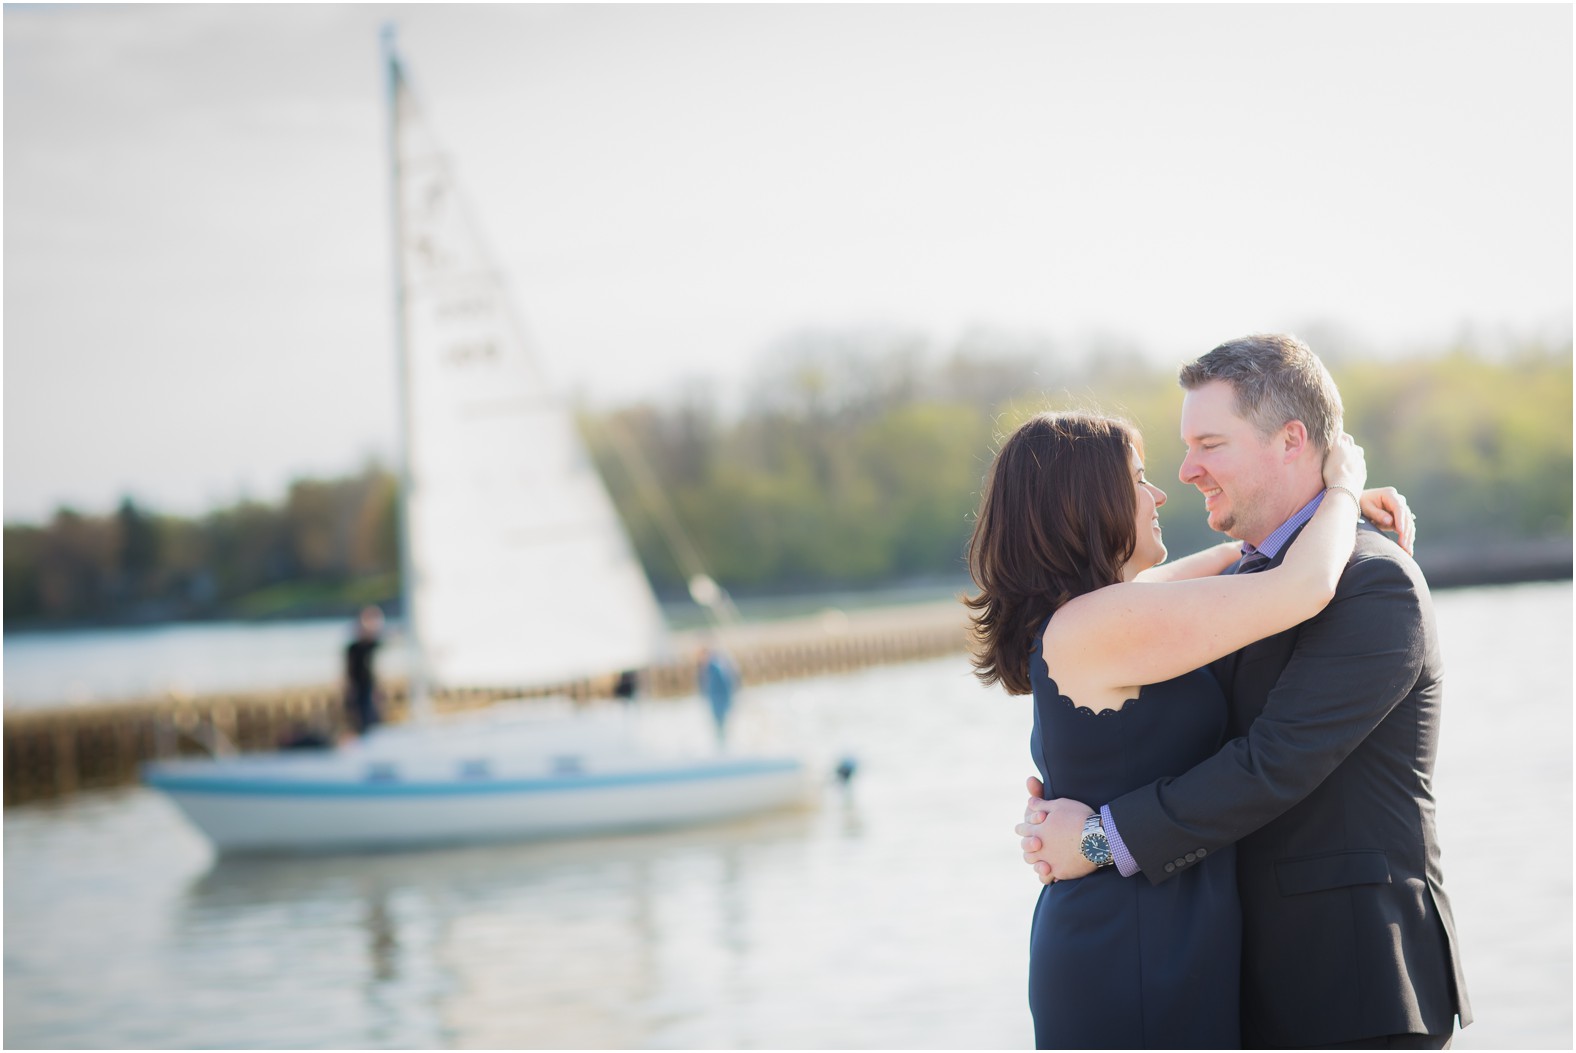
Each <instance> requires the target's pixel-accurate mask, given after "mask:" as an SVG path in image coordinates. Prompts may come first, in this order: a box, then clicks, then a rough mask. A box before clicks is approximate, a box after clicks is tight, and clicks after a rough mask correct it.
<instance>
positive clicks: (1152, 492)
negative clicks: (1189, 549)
mask: <svg viewBox="0 0 1576 1053" xmlns="http://www.w3.org/2000/svg"><path fill="white" fill-rule="evenodd" d="M1128 449H1129V451H1130V454H1131V467H1132V473H1133V489H1134V491H1135V496H1136V505H1135V510H1134V519H1135V522H1134V524H1133V525H1134V527H1135V534H1136V537H1137V542H1138V543H1137V544H1136V545H1134V546H1133V557H1132V558H1131V559H1129V560H1128V561H1127V565H1126V566H1125V567H1124V568H1122V577H1123V579H1124V580H1127V581H1131V580H1132V578H1133V575H1134V574H1137V573H1138V572H1139V571H1141V570H1147V569H1148V568H1150V567H1153V566H1156V565H1157V564H1159V563H1162V562H1164V560H1165V558H1166V543H1165V542H1164V541H1163V540H1161V537H1160V506H1161V505H1163V504H1165V503H1166V492H1165V491H1164V490H1162V489H1160V487H1158V486H1156V485H1155V484H1154V483H1151V482H1150V481H1149V480H1148V479H1146V478H1144V462H1143V461H1142V460H1141V459H1140V458H1139V456H1138V451H1137V450H1136V449H1133V448H1132V447H1128Z"/></svg>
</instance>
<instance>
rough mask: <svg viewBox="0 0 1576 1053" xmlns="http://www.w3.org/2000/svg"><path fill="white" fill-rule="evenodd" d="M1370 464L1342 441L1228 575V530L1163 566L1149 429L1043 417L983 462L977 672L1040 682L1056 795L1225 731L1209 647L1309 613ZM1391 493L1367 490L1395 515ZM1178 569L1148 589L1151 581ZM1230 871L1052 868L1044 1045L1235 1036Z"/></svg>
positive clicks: (1223, 855)
mask: <svg viewBox="0 0 1576 1053" xmlns="http://www.w3.org/2000/svg"><path fill="white" fill-rule="evenodd" d="M1365 477H1366V468H1365V465H1364V461H1363V455H1362V450H1361V448H1359V447H1357V446H1356V445H1354V444H1353V443H1352V442H1351V440H1350V437H1349V436H1348V437H1344V438H1343V440H1342V441H1341V442H1340V444H1339V445H1338V447H1337V448H1336V449H1334V450H1332V451H1330V453H1329V455H1328V456H1327V458H1326V460H1325V464H1324V482H1325V485H1326V486H1327V488H1328V489H1327V490H1326V492H1325V499H1324V501H1323V502H1322V503H1321V504H1320V506H1319V510H1318V511H1317V512H1316V513H1315V514H1314V516H1313V518H1312V519H1311V520H1309V522H1308V524H1307V526H1306V527H1304V528H1303V530H1302V533H1301V534H1300V535H1299V537H1298V540H1297V543H1296V544H1295V545H1293V546H1292V547H1291V548H1290V549H1289V550H1288V552H1287V554H1286V556H1285V558H1284V560H1283V561H1282V562H1281V564H1280V565H1279V566H1278V567H1275V568H1273V569H1270V570H1265V571H1262V572H1260V573H1257V574H1244V575H1222V574H1221V571H1223V570H1225V569H1226V568H1227V567H1228V566H1229V565H1230V564H1231V563H1233V562H1235V561H1236V560H1237V558H1238V557H1239V556H1240V554H1241V549H1240V545H1238V544H1237V543H1235V542H1229V543H1225V544H1222V545H1217V546H1215V547H1214V548H1211V549H1207V550H1205V551H1204V552H1200V553H1197V554H1195V555H1193V556H1189V557H1187V558H1185V559H1183V560H1180V561H1178V562H1176V563H1174V564H1172V565H1169V566H1167V567H1165V568H1161V567H1160V566H1159V565H1160V563H1161V562H1162V561H1163V560H1164V559H1165V558H1166V548H1165V544H1164V542H1163V541H1162V538H1161V531H1160V523H1159V519H1158V516H1157V510H1158V509H1159V507H1160V506H1161V505H1163V504H1165V501H1166V495H1165V493H1164V492H1163V491H1162V490H1160V489H1159V488H1158V487H1156V486H1154V485H1153V484H1152V483H1150V482H1149V481H1148V480H1147V479H1146V478H1145V477H1144V467H1143V459H1142V440H1141V439H1140V437H1139V436H1138V434H1137V432H1136V430H1134V429H1133V428H1132V427H1131V426H1129V425H1128V424H1126V423H1125V422H1122V421H1118V420H1113V419H1110V418H1105V417H1099V416H1091V415H1086V414H1049V413H1048V414H1042V415H1040V416H1037V417H1035V418H1033V419H1031V420H1030V421H1028V422H1027V423H1025V424H1024V425H1023V426H1022V427H1021V428H1019V429H1018V430H1017V432H1015V433H1014V434H1013V435H1012V437H1011V438H1009V439H1008V440H1007V442H1006V443H1005V444H1004V445H1003V446H1002V449H1001V451H1000V452H999V453H998V454H997V456H996V460H995V462H994V464H993V465H992V467H991V472H990V476H989V479H988V481H987V486H986V489H985V492H984V495H983V497H982V500H981V505H980V511H979V516H978V518H977V521H976V524H975V529H974V534H973V537H972V539H971V540H970V543H969V565H970V571H971V573H972V574H973V576H974V581H975V583H976V584H977V585H978V586H979V588H980V590H981V591H980V595H978V596H976V597H974V598H972V599H970V600H968V601H967V602H968V605H969V606H970V607H971V608H972V609H973V611H974V612H975V613H974V615H973V623H974V630H975V634H976V639H977V643H978V650H977V653H976V656H975V659H974V664H975V669H976V673H977V675H978V676H979V677H980V679H981V680H983V681H984V682H985V683H987V684H993V683H998V682H999V683H1001V684H1002V685H1003V686H1004V687H1006V689H1007V690H1008V692H1009V693H1011V694H1030V693H1032V694H1033V696H1034V732H1033V737H1032V740H1031V752H1032V753H1033V755H1034V760H1035V763H1036V765H1037V766H1038V768H1039V770H1040V777H1041V779H1042V781H1043V782H1044V784H1045V788H1046V794H1045V795H1046V796H1047V797H1053V796H1054V797H1070V798H1074V799H1077V800H1081V801H1104V800H1111V799H1112V798H1114V797H1117V796H1120V795H1121V794H1122V793H1124V792H1126V791H1128V790H1131V789H1134V788H1136V787H1139V786H1142V785H1145V784H1147V783H1149V782H1152V781H1154V780H1155V779H1158V778H1164V777H1166V776H1173V775H1179V774H1181V773H1182V772H1184V771H1186V770H1187V769H1188V768H1190V767H1192V766H1193V765H1194V764H1195V763H1197V762H1199V761H1202V760H1204V759H1205V758H1207V757H1209V756H1210V755H1211V754H1213V753H1214V752H1215V751H1216V750H1217V749H1218V748H1219V746H1220V745H1221V743H1222V741H1223V740H1224V735H1225V730H1226V719H1227V709H1226V700H1225V697H1224V695H1223V694H1222V692H1221V689H1220V687H1219V685H1218V684H1217V683H1216V682H1215V679H1214V677H1213V676H1212V675H1211V674H1210V673H1209V671H1208V670H1207V669H1206V668H1204V667H1205V666H1206V665H1207V664H1208V663H1209V662H1211V661H1213V660H1214V659H1216V658H1220V657H1222V656H1224V655H1226V654H1229V653H1231V652H1233V651H1236V650H1238V649H1240V648H1241V647H1243V646H1245V645H1246V644H1248V643H1250V642H1252V641H1253V640H1256V639H1260V638H1263V637H1266V636H1269V635H1272V634H1274V633H1277V632H1280V631H1283V630H1285V629H1289V628H1291V627H1292V626H1294V625H1296V624H1298V623H1300V622H1302V621H1305V620H1307V619H1308V618H1310V617H1312V616H1313V615H1315V614H1317V613H1318V612H1319V611H1320V610H1321V609H1323V607H1324V606H1325V605H1326V604H1327V603H1329V601H1330V599H1331V597H1332V596H1333V595H1334V591H1335V586H1336V582H1337V581H1338V579H1339V578H1340V574H1341V570H1342V568H1343V567H1344V566H1345V564H1346V562H1347V560H1348V558H1349V557H1350V556H1351V553H1352V546H1353V542H1354V537H1355V531H1354V529H1353V525H1354V523H1355V521H1356V519H1357V515H1358V511H1359V504H1360V499H1359V497H1358V494H1359V493H1360V492H1361V491H1362V487H1363V483H1364V481H1365ZM1398 501H1399V499H1398V498H1397V497H1396V495H1395V494H1394V491H1393V490H1390V491H1383V492H1374V493H1371V494H1366V495H1363V498H1362V500H1361V503H1362V504H1363V507H1364V510H1366V511H1368V512H1369V513H1370V514H1372V515H1373V516H1374V517H1375V518H1376V519H1378V520H1379V521H1380V522H1390V521H1391V515H1390V513H1389V512H1388V511H1386V503H1387V502H1388V503H1389V506H1390V507H1391V508H1393V509H1394V511H1395V513H1396V515H1395V521H1401V520H1402V519H1404V512H1405V508H1404V503H1397V502H1398ZM1158 582H1166V583H1169V584H1167V585H1165V586H1164V587H1159V588H1157V587H1155V585H1154V584H1152V583H1158ZM1239 945H1240V920H1239V917H1238V907H1237V896H1236V884H1235V871H1234V865H1233V859H1232V853H1231V851H1230V849H1226V850H1222V851H1220V852H1218V853H1217V854H1216V855H1214V856H1213V857H1211V858H1209V859H1207V860H1205V861H1204V862H1202V863H1200V864H1198V865H1196V866H1193V867H1190V868H1188V869H1187V871H1186V872H1185V873H1183V874H1180V875H1178V876H1177V877H1175V878H1173V879H1172V880H1170V881H1166V882H1164V883H1162V884H1160V885H1152V884H1150V883H1149V882H1148V881H1145V880H1142V879H1125V878H1122V877H1121V876H1120V875H1118V874H1117V873H1116V872H1115V870H1114V868H1109V867H1107V868H1103V869H1100V870H1097V871H1095V872H1094V873H1093V874H1090V875H1089V876H1088V877H1084V878H1080V879H1077V880H1071V881H1061V882H1056V883H1053V884H1047V885H1046V886H1045V887H1044V888H1043V889H1042V890H1041V894H1040V899H1039V902H1038V904H1037V906H1036V908H1035V915H1034V924H1033V928H1032V930H1031V937H1030V970H1029V973H1030V975H1029V987H1030V1007H1031V1009H1032V1010H1033V1014H1034V1025H1035V1040H1036V1045H1037V1046H1039V1047H1040V1048H1053V1047H1082V1048H1092V1047H1106V1048H1130V1047H1137V1046H1143V1045H1161V1046H1165V1047H1170V1048H1183V1047H1196V1048H1225V1047H1232V1046H1236V1045H1239V1044H1240V1041H1239V1034H1238V1015H1237V990H1238V961H1239V957H1240V946H1239Z"/></svg>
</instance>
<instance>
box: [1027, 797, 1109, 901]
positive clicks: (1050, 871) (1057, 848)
mask: <svg viewBox="0 0 1576 1053" xmlns="http://www.w3.org/2000/svg"><path fill="white" fill-rule="evenodd" d="M1028 788H1029V803H1028V805H1026V806H1025V807H1024V810H1023V822H1021V823H1019V824H1018V825H1017V826H1016V827H1014V830H1015V831H1016V832H1017V834H1018V836H1019V837H1021V838H1022V839H1023V840H1022V841H1021V842H1020V844H1022V846H1023V861H1024V862H1025V863H1029V864H1032V865H1033V867H1034V872H1035V874H1037V875H1039V878H1040V883H1041V884H1042V885H1049V884H1050V883H1051V882H1053V881H1066V880H1070V879H1072V878H1081V877H1083V876H1085V875H1086V874H1093V873H1094V872H1095V869H1096V868H1095V865H1094V864H1093V863H1091V862H1089V860H1088V859H1086V858H1084V854H1083V849H1082V848H1081V847H1080V844H1081V842H1082V840H1083V824H1084V820H1085V819H1087V818H1088V817H1089V816H1090V815H1092V814H1094V809H1093V808H1091V807H1089V806H1088V805H1087V804H1084V803H1083V802H1082V801H1071V800H1067V799H1066V798H1058V799H1056V800H1053V801H1047V800H1045V787H1044V786H1043V785H1041V783H1040V780H1039V779H1036V778H1034V777H1033V776H1030V777H1029V781H1028Z"/></svg>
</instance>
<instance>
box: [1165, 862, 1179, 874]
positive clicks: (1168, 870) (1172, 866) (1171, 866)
mask: <svg viewBox="0 0 1576 1053" xmlns="http://www.w3.org/2000/svg"><path fill="white" fill-rule="evenodd" d="M1176 868H1177V865H1176V864H1175V863H1167V864H1166V873H1167V874H1169V873H1171V872H1172V871H1173V870H1175V869H1176Z"/></svg>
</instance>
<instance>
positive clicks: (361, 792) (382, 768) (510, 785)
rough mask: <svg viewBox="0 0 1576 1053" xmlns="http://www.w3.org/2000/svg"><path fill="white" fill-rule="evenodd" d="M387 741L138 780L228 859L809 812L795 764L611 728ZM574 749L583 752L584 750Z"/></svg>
mask: <svg viewBox="0 0 1576 1053" xmlns="http://www.w3.org/2000/svg"><path fill="white" fill-rule="evenodd" d="M570 727H572V728H573V727H575V725H574V724H571V725H570ZM390 730H391V732H392V733H390V734H384V735H381V736H376V737H374V739H373V740H369V742H368V744H365V745H363V744H357V745H354V746H351V747H348V748H342V749H337V750H329V751H321V753H304V754H293V753H281V754H269V755H254V756H244V757H235V758H220V759H212V760H183V761H171V762H165V763H160V764H153V765H149V766H148V767H147V768H146V769H145V770H144V773H143V779H144V782H146V783H147V784H148V785H149V786H152V787H154V788H156V789H158V790H160V791H162V792H163V793H165V794H166V795H167V796H168V797H169V798H170V799H171V800H172V801H173V802H174V803H175V804H176V806H177V807H178V808H179V809H180V810H181V812H182V813H183V814H184V815H185V816H186V818H187V819H188V820H190V821H191V823H192V824H193V825H194V826H196V827H197V828H198V829H199V830H201V831H202V832H203V834H204V835H205V836H206V837H207V838H208V839H209V840H210V841H212V842H213V845H214V847H215V848H217V849H218V850H219V851H220V852H224V853H242V852H338V851H367V850H376V849H394V848H414V847H423V846H436V845H446V844H465V843H475V842H484V841H517V840H529V839H534V838H550V837H569V836H586V835H592V834H607V833H616V832H621V831H642V830H652V829H660V828H664V827H670V826H689V825H694V824H700V823H708V822H717V821H721V820H727V819H736V818H740V817H743V816H748V815H754V814H757V813H761V812H766V811H771V810H775V809H780V808H789V807H794V806H797V805H802V804H805V803H807V802H808V800H809V799H810V796H811V793H812V791H813V789H814V787H813V785H812V781H811V780H810V779H809V777H808V772H807V769H806V767H805V765H804V763H803V762H802V761H800V760H798V759H797V758H792V757H772V756H758V755H756V756H746V755H729V754H724V753H718V754H715V755H711V756H705V755H688V756H673V757H659V756H653V755H651V754H650V753H648V752H645V751H643V750H642V749H641V748H640V747H639V746H638V745H635V744H633V743H631V742H629V741H627V740H626V741H624V742H623V743H622V744H620V743H619V741H618V740H617V739H616V738H614V737H610V736H609V735H608V734H607V728H606V725H605V724H604V725H602V726H601V727H600V728H598V727H596V726H595V725H592V726H589V727H586V728H584V729H581V731H580V733H579V734H570V735H565V734H564V733H563V731H562V729H560V730H559V733H558V734H557V735H556V736H555V735H553V734H543V733H542V732H543V731H544V730H545V729H543V728H538V729H537V731H538V733H537V734H535V735H532V736H530V737H529V738H525V737H521V736H518V735H512V734H511V733H510V732H509V731H507V730H505V729H500V728H490V729H489V728H487V727H486V726H485V725H483V726H482V727H481V728H480V729H476V728H472V729H464V728H461V729H458V730H457V731H450V732H449V733H447V734H445V733H444V732H443V731H441V730H439V731H434V730H431V729H424V730H422V731H420V732H419V733H410V732H406V731H404V729H390ZM478 731H481V732H483V733H478ZM576 738H583V739H585V740H586V741H585V742H584V743H583V745H584V746H585V747H586V748H577V747H576V745H575V742H574V740H575V739H576ZM511 747H513V748H511ZM531 747H534V748H531Z"/></svg>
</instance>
